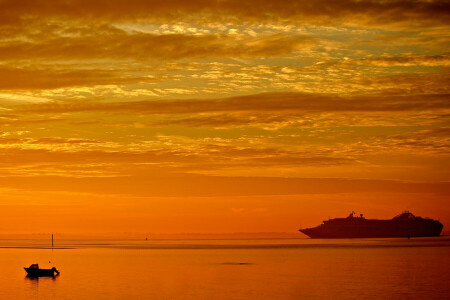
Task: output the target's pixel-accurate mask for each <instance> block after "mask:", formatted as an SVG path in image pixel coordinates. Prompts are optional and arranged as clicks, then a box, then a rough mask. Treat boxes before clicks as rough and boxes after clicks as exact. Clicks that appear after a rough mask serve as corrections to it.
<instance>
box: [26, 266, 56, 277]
mask: <svg viewBox="0 0 450 300" xmlns="http://www.w3.org/2000/svg"><path fill="white" fill-rule="evenodd" d="M24 269H25V271H27V274H28V276H30V277H42V276H55V273H56V274H57V275H59V271H58V270H56V268H55V267H53V268H51V269H40V268H39V265H38V264H32V265H31V266H30V267H28V268H24Z"/></svg>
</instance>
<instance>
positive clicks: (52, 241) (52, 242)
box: [52, 232, 53, 249]
mask: <svg viewBox="0 0 450 300" xmlns="http://www.w3.org/2000/svg"><path fill="white" fill-rule="evenodd" d="M52 249H53V232H52Z"/></svg>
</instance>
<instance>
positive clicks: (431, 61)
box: [345, 54, 450, 67]
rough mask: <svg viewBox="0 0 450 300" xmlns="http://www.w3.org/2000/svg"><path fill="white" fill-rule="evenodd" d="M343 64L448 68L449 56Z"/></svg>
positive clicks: (403, 57) (407, 57) (378, 59)
mask: <svg viewBox="0 0 450 300" xmlns="http://www.w3.org/2000/svg"><path fill="white" fill-rule="evenodd" d="M345 63H349V64H352V63H353V64H356V65H369V66H377V67H395V66H450V55H448V54H443V55H423V56H385V57H378V58H364V59H355V60H351V61H347V62H345Z"/></svg>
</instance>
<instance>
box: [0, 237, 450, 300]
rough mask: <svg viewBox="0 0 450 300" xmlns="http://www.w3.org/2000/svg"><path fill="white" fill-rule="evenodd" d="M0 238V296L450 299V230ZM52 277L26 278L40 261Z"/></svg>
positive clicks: (33, 297) (13, 297) (15, 297)
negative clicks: (344, 235)
mask: <svg viewBox="0 0 450 300" xmlns="http://www.w3.org/2000/svg"><path fill="white" fill-rule="evenodd" d="M56 246H57V247H60V248H67V249H54V250H51V249H45V247H48V242H47V241H33V240H16V241H11V240H0V263H1V267H2V272H1V273H0V299H18V300H20V299H340V298H342V299H352V298H354V299H387V298H389V299H403V298H406V299H412V298H418V299H450V238H448V237H440V238H423V239H411V240H407V239H385V240H382V239H366V240H365V239H361V240H310V239H300V240H232V241H230V240H228V241H224V240H189V241H187V240H186V241H114V242H111V241H59V242H58V243H57V245H56ZM49 260H51V261H52V264H51V265H54V266H55V267H57V268H58V269H59V270H60V271H61V275H60V276H57V277H55V278H40V279H29V278H26V277H25V271H24V270H23V267H24V266H29V265H30V264H31V263H35V262H39V264H40V266H41V267H49V266H50V264H49V263H48V261H49Z"/></svg>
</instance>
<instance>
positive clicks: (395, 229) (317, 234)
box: [299, 219, 443, 239]
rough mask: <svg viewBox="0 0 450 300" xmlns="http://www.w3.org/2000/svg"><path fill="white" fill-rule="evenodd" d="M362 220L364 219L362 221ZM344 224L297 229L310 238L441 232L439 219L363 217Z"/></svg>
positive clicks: (410, 235) (432, 233)
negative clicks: (404, 220) (413, 220)
mask: <svg viewBox="0 0 450 300" xmlns="http://www.w3.org/2000/svg"><path fill="white" fill-rule="evenodd" d="M363 220H364V221H363ZM363 220H361V221H359V222H354V223H353V224H350V225H348V224H345V226H339V225H330V226H324V225H320V226H317V227H314V228H307V229H300V230H299V231H300V232H302V233H304V234H305V235H307V236H309V237H310V238H322V239H325V238H328V239H329V238H332V239H333V238H398V237H432V236H439V235H440V234H441V231H442V228H443V225H442V224H441V223H440V222H439V221H434V220H429V221H428V222H425V223H423V222H420V223H419V222H396V221H392V220H365V219H363Z"/></svg>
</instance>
